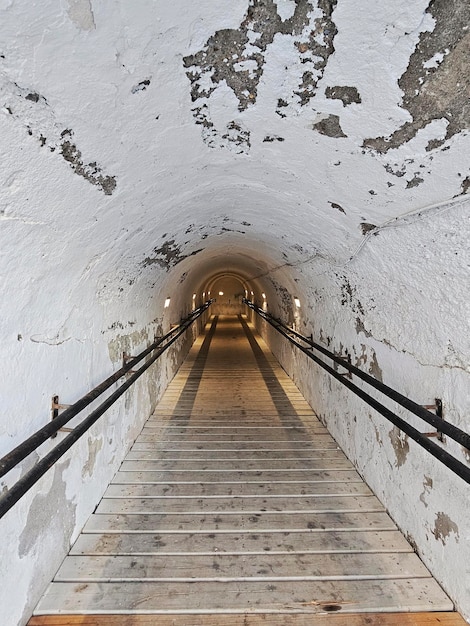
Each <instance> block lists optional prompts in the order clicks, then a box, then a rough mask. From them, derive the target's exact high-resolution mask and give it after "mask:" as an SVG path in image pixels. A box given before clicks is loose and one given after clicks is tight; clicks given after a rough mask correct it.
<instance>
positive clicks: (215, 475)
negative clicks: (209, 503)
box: [113, 469, 359, 484]
mask: <svg viewBox="0 0 470 626" xmlns="http://www.w3.org/2000/svg"><path fill="white" fill-rule="evenodd" d="M358 479H359V474H358V473H357V472H356V470H348V469H344V470H316V471H314V470H307V471H304V472H299V471H293V472H288V473H287V472H286V473H282V472H273V471H271V472H269V471H266V470H259V471H256V470H252V471H244V470H238V471H228V472H214V471H208V472H199V473H198V474H197V476H196V475H195V472H194V471H193V472H191V471H190V472H142V471H134V472H129V471H127V472H123V471H120V472H118V473H117V474H116V476H115V478H114V479H113V482H116V483H121V484H125V483H136V482H146V483H149V482H150V483H152V482H153V483H154V482H162V481H163V482H167V483H176V482H188V481H191V482H197V483H200V482H205V483H209V482H215V483H219V482H224V483H227V482H232V483H233V482H241V483H243V482H246V481H250V482H258V481H263V482H272V481H277V482H284V483H285V482H292V481H296V482H299V481H300V482H305V481H309V482H314V481H318V482H324V481H335V482H349V481H351V482H356V481H357V480H358Z"/></svg>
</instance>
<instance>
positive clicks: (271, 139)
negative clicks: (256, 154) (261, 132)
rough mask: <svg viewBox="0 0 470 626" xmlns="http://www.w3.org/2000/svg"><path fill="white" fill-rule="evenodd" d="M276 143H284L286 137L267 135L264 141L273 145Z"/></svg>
mask: <svg viewBox="0 0 470 626" xmlns="http://www.w3.org/2000/svg"><path fill="white" fill-rule="evenodd" d="M274 141H284V137H278V136H277V135H266V137H265V138H264V139H263V143H273V142H274Z"/></svg>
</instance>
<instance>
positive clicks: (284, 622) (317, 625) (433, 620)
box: [28, 612, 467, 626]
mask: <svg viewBox="0 0 470 626" xmlns="http://www.w3.org/2000/svg"><path fill="white" fill-rule="evenodd" d="M222 619H223V626H467V622H465V620H464V619H463V618H462V616H461V615H460V614H458V613H451V612H448V613H441V612H436V613H429V612H428V613H363V614H359V615H355V614H351V613H349V614H347V615H341V614H337V613H331V612H327V614H317V615H301V614H300V615H299V614H293V615H286V614H284V615H273V614H257V615H250V614H242V615H227V614H226V615H224V616H223V618H221V616H220V615H207V614H206V615H204V614H202V615H171V616H166V615H47V616H35V617H32V618H31V620H30V621H29V622H28V626H221V624H222Z"/></svg>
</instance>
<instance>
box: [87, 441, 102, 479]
mask: <svg viewBox="0 0 470 626" xmlns="http://www.w3.org/2000/svg"><path fill="white" fill-rule="evenodd" d="M102 447H103V439H102V438H101V437H100V438H99V439H93V438H92V437H88V459H87V461H86V463H85V465H84V466H83V469H82V478H85V476H86V475H87V474H88V476H90V477H91V476H92V475H93V470H94V468H95V463H96V457H97V455H98V452H99V451H100V450H101V448H102Z"/></svg>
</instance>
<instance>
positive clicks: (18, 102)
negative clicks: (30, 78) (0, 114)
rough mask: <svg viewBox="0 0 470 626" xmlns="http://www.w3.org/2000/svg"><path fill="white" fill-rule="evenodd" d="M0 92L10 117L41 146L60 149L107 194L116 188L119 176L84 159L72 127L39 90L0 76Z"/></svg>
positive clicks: (73, 166) (64, 157)
mask: <svg viewBox="0 0 470 626" xmlns="http://www.w3.org/2000/svg"><path fill="white" fill-rule="evenodd" d="M0 95H1V97H2V100H3V103H4V109H6V110H7V111H8V113H9V117H10V119H12V120H14V121H15V122H16V123H18V124H20V125H21V126H22V127H23V128H24V129H25V130H26V132H27V134H28V135H29V136H30V137H33V138H34V139H36V140H37V141H38V142H39V145H40V146H41V148H43V147H47V148H49V150H50V152H56V150H57V151H58V154H60V155H61V156H62V157H63V159H64V160H65V161H67V162H68V163H69V164H70V166H71V168H72V170H73V171H74V172H75V173H76V174H78V175H79V176H82V177H83V178H84V179H85V180H87V181H88V182H89V183H91V184H92V185H96V186H97V187H98V188H99V189H101V191H103V192H104V193H105V194H106V195H111V194H112V193H113V191H114V189H115V188H116V177H115V176H108V175H105V174H103V173H102V169H101V167H100V166H98V165H97V163H96V161H92V162H90V163H84V161H83V159H82V153H81V151H80V150H79V149H78V147H77V146H76V144H75V142H74V141H73V131H72V130H71V129H65V130H63V126H62V127H60V126H59V124H58V122H57V121H56V119H55V116H54V112H53V111H52V110H51V108H50V106H49V104H48V102H47V99H46V98H45V97H44V96H43V95H41V94H40V93H38V92H37V91H34V90H31V89H27V88H24V87H20V86H19V85H18V84H17V83H15V82H12V81H8V80H5V76H0Z"/></svg>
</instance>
